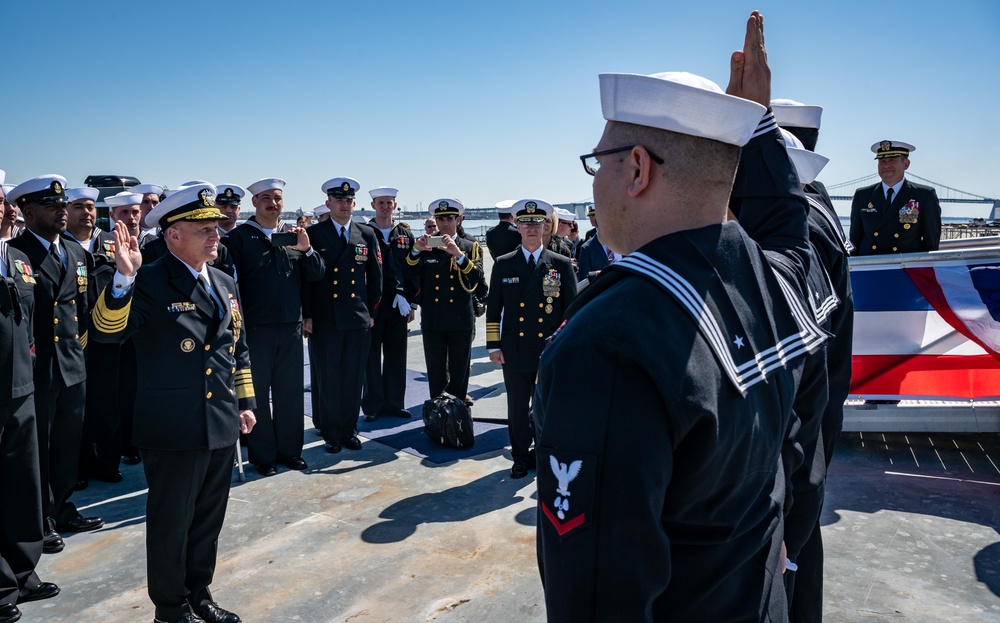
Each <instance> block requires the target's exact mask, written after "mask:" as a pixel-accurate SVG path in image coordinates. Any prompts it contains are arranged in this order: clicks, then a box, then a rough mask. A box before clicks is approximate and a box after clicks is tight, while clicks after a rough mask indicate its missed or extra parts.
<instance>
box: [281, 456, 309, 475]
mask: <svg viewBox="0 0 1000 623" xmlns="http://www.w3.org/2000/svg"><path fill="white" fill-rule="evenodd" d="M285 465H287V466H288V469H294V470H298V471H301V470H303V469H305V468H307V467H309V464H308V463H306V462H305V461H303V460H302V457H301V456H293V457H291V458H290V459H287V460H286V461H285Z"/></svg>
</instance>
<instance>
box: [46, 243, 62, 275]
mask: <svg viewBox="0 0 1000 623" xmlns="http://www.w3.org/2000/svg"><path fill="white" fill-rule="evenodd" d="M49 253H50V254H51V255H52V258H53V259H55V261H56V263H57V264H58V265H59V274H60V275H65V274H66V267H65V266H63V261H62V258H61V257H59V250H58V249H56V245H54V244H50V245H49Z"/></svg>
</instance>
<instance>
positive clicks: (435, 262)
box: [424, 259, 438, 264]
mask: <svg viewBox="0 0 1000 623" xmlns="http://www.w3.org/2000/svg"><path fill="white" fill-rule="evenodd" d="M424 262H425V263H427V264H437V263H438V261H437V260H434V259H427V260H424Z"/></svg>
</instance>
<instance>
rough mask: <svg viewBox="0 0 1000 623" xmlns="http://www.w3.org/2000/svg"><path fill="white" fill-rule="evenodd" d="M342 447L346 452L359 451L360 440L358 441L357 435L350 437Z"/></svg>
mask: <svg viewBox="0 0 1000 623" xmlns="http://www.w3.org/2000/svg"><path fill="white" fill-rule="evenodd" d="M344 447H345V448H347V449H348V450H360V449H361V440H360V439H358V436H357V435H352V436H350V437H348V438H347V439H345V440H344Z"/></svg>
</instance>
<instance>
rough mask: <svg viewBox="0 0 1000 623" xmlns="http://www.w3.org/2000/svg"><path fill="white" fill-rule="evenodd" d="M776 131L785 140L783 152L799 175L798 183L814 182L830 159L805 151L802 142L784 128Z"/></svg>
mask: <svg viewBox="0 0 1000 623" xmlns="http://www.w3.org/2000/svg"><path fill="white" fill-rule="evenodd" d="M778 129H779V130H780V131H781V136H782V137H784V139H785V151H787V152H788V158H789V159H790V160H791V161H792V166H794V167H795V172H796V173H798V174H799V181H800V182H801V183H803V184H808V183H810V182H812V181H813V180H815V179H816V177H817V176H819V172H820V171H822V170H823V167H825V166H826V163H828V162H830V159H829V158H827V157H826V156H823V155H820V154H817V153H816V152H812V151H809V150H808V149H806V148H805V146H804V145H803V144H802V141H800V140H799V139H798V137H796V136H795V135H794V134H792V133H791V132H789V131H788V130H786V129H785V128H781V127H779V128H778Z"/></svg>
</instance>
